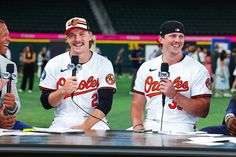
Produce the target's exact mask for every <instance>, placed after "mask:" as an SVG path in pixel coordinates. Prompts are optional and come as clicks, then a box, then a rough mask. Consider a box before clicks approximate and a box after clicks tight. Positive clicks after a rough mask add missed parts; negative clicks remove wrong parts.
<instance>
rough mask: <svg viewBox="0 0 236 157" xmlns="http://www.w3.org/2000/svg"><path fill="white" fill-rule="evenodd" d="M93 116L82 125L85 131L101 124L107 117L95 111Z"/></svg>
mask: <svg viewBox="0 0 236 157" xmlns="http://www.w3.org/2000/svg"><path fill="white" fill-rule="evenodd" d="M91 115H92V116H89V117H88V118H87V119H86V120H85V121H84V123H83V124H82V126H83V128H82V129H83V130H89V129H91V128H92V127H93V126H94V125H95V124H96V123H97V122H99V121H100V120H101V119H103V118H104V117H105V114H104V113H103V112H102V111H100V110H98V109H95V110H94V111H93V112H92V113H91Z"/></svg>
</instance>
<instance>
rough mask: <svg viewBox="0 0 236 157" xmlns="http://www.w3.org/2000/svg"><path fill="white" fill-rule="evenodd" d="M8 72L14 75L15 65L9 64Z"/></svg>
mask: <svg viewBox="0 0 236 157" xmlns="http://www.w3.org/2000/svg"><path fill="white" fill-rule="evenodd" d="M6 71H7V72H9V73H10V74H12V73H13V72H14V64H12V63H9V64H7V67H6Z"/></svg>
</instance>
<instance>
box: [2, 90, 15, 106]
mask: <svg viewBox="0 0 236 157" xmlns="http://www.w3.org/2000/svg"><path fill="white" fill-rule="evenodd" d="M3 105H5V107H6V108H7V109H9V110H14V108H15V96H14V95H13V94H12V93H6V94H5V95H4V97H3Z"/></svg>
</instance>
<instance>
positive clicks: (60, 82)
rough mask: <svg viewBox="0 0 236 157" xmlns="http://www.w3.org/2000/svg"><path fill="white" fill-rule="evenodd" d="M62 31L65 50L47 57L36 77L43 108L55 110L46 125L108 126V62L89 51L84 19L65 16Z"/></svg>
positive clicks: (111, 82)
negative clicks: (52, 119)
mask: <svg viewBox="0 0 236 157" xmlns="http://www.w3.org/2000/svg"><path fill="white" fill-rule="evenodd" d="M65 34H66V41H67V43H68V44H69V47H70V48H69V51H67V52H65V53H63V54H61V55H58V56H56V57H54V58H52V59H51V60H49V62H48V63H47V65H46V67H45V70H44V72H43V74H42V77H41V80H40V87H41V89H42V95H41V102H42V104H43V106H44V108H46V109H50V108H55V110H56V112H55V118H54V121H53V122H52V125H51V126H50V128H72V129H82V130H90V129H105V130H106V129H110V127H109V125H108V123H107V120H106V118H105V116H106V115H107V114H108V113H109V111H110V109H111V106H112V100H113V93H114V92H115V90H116V84H115V77H114V71H113V67H112V64H111V62H110V61H109V60H108V59H107V58H105V57H103V56H101V55H99V54H97V53H95V52H92V51H90V49H89V48H90V47H91V46H92V45H91V44H92V43H93V40H92V32H91V30H90V27H89V24H88V22H87V21H86V19H84V18H79V17H74V18H72V19H69V20H68V21H67V22H66V31H65Z"/></svg>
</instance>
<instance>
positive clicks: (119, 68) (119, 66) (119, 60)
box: [115, 47, 125, 78]
mask: <svg viewBox="0 0 236 157" xmlns="http://www.w3.org/2000/svg"><path fill="white" fill-rule="evenodd" d="M124 52H125V48H123V47H122V48H120V50H119V51H118V53H117V56H116V60H115V72H116V74H117V76H118V78H120V77H122V63H123V54H124Z"/></svg>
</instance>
